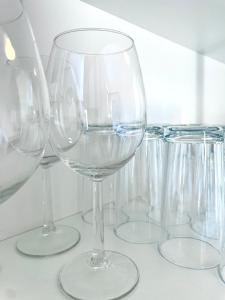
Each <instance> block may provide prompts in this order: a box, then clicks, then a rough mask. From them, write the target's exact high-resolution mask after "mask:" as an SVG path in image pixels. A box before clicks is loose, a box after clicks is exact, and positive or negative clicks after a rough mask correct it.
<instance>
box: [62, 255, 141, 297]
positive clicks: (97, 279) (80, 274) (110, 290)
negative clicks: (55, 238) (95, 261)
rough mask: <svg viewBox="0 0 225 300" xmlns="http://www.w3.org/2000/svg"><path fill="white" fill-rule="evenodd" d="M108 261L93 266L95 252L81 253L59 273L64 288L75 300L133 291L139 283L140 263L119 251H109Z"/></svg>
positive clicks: (123, 294)
mask: <svg viewBox="0 0 225 300" xmlns="http://www.w3.org/2000/svg"><path fill="white" fill-rule="evenodd" d="M104 253H105V257H106V260H107V264H104V267H92V266H91V265H90V259H91V257H92V252H86V253H83V254H80V255H79V256H77V257H76V258H75V259H74V260H73V261H72V262H71V263H70V264H68V265H66V266H65V267H64V268H63V269H62V270H61V272H60V274H59V284H60V287H61V289H62V291H63V292H64V293H65V294H66V295H68V296H70V297H71V298H72V299H79V300H100V299H101V300H111V299H119V298H120V297H122V296H125V295H127V294H128V293H129V292H131V291H132V290H133V289H134V288H135V286H136V285H137V283H138V280H139V272H138V269H137V266H136V264H135V263H134V262H133V261H132V260H131V259H130V258H129V257H127V256H125V255H122V254H120V253H118V252H113V251H105V252H104Z"/></svg>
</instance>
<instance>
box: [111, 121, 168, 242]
mask: <svg viewBox="0 0 225 300" xmlns="http://www.w3.org/2000/svg"><path fill="white" fill-rule="evenodd" d="M163 159H164V141H163V128H162V127H160V126H148V127H147V128H146V131H145V136H144V140H143V142H142V145H141V147H140V148H139V149H138V150H137V152H136V154H135V156H134V158H133V159H132V160H131V161H130V162H129V164H128V165H127V166H125V167H124V168H123V169H121V170H120V173H119V179H118V181H117V186H116V189H117V199H116V210H117V213H116V224H115V228H114V232H115V234H116V235H117V236H118V237H119V238H121V239H123V240H125V241H127V242H131V243H155V242H158V241H159V239H160V236H161V227H160V212H161V191H162V176H163ZM126 218H127V220H126Z"/></svg>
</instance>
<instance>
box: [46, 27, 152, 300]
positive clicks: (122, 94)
mask: <svg viewBox="0 0 225 300" xmlns="http://www.w3.org/2000/svg"><path fill="white" fill-rule="evenodd" d="M47 74H48V75H47V77H48V84H49V90H50V94H51V97H50V99H51V109H52V117H51V142H52V145H53V147H54V150H55V152H56V153H57V155H58V156H59V157H60V159H61V160H62V161H63V162H64V163H65V164H66V165H67V166H68V167H70V168H71V169H72V170H73V171H77V172H78V173H80V174H82V175H85V176H87V177H88V178H90V179H92V180H93V190H94V194H93V238H94V246H93V250H92V251H89V252H86V253H82V254H80V255H79V256H77V257H76V258H75V259H74V260H73V261H72V262H71V263H69V264H68V265H66V266H65V267H64V268H63V269H62V270H61V272H60V275H59V282H60V286H61V288H62V290H63V291H64V292H65V293H66V294H67V295H69V296H71V297H72V298H75V299H92V300H95V299H96V300H99V299H104V300H106V299H117V298H120V297H122V296H123V295H126V294H127V293H129V292H130V291H131V290H132V289H133V288H134V287H135V286H136V284H137V283H138V279H139V272H138V269H137V267H136V264H135V263H134V262H133V261H132V259H130V258H128V257H127V256H125V255H123V254H120V253H118V252H115V251H108V250H107V251H106V250H104V216H103V200H102V181H103V179H104V178H105V177H106V176H109V175H112V174H113V173H115V172H116V171H117V170H119V169H120V168H121V167H122V166H124V165H125V164H126V163H127V162H128V161H129V159H130V158H132V156H133V155H134V153H135V151H136V149H137V147H138V146H139V145H140V143H141V142H142V139H143V136H144V130H145V122H146V120H145V119H146V117H145V97H144V88H143V83H142V75H141V71H140V67H139V62H138V58H137V54H136V50H135V45H134V41H133V40H132V38H130V37H129V36H127V35H126V34H123V33H121V32H118V31H114V30H110V29H98V28H89V29H88V28H86V29H85V28H84V29H75V30H71V31H67V32H64V33H62V34H59V35H58V36H57V37H56V38H55V40H54V44H53V48H52V51H51V55H50V61H49V65H48V71H47Z"/></svg>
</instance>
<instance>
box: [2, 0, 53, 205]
mask: <svg viewBox="0 0 225 300" xmlns="http://www.w3.org/2000/svg"><path fill="white" fill-rule="evenodd" d="M24 57H30V59H29V62H28V61H27V60H26V59H24ZM48 127H49V98H48V90H47V85H46V80H45V76H44V71H43V68H42V65H41V61H40V57H39V54H38V50H37V46H36V42H35V39H34V36H33V32H32V29H31V26H30V23H29V20H28V18H27V16H26V13H25V12H24V10H23V7H22V6H21V4H20V2H19V1H17V0H0V153H1V155H0V203H3V202H4V201H6V200H7V199H8V198H9V197H10V196H11V195H13V194H14V193H15V192H16V191H17V190H18V189H19V188H20V187H21V186H22V185H23V184H24V183H25V182H26V180H27V179H28V178H29V177H30V176H31V175H32V173H33V172H34V171H35V170H36V168H37V167H38V165H39V163H40V160H41V157H42V155H43V151H44V147H45V144H46V140H47V136H48Z"/></svg>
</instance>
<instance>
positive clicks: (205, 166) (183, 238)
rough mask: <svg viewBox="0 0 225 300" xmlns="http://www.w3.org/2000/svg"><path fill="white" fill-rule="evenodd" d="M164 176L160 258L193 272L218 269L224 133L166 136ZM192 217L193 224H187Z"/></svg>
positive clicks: (207, 130)
mask: <svg viewBox="0 0 225 300" xmlns="http://www.w3.org/2000/svg"><path fill="white" fill-rule="evenodd" d="M164 139H165V144H166V153H167V162H166V171H165V177H164V192H163V205H162V214H161V218H162V226H163V228H164V229H165V231H164V232H163V236H162V239H161V241H160V243H159V247H158V249H159V253H160V254H161V255H162V256H163V257H164V258H165V259H167V260H168V261H169V262H171V263H173V264H175V265H178V266H181V267H185V268H189V269H197V270H200V269H208V268H213V267H216V266H217V265H218V263H219V261H220V253H221V250H222V233H223V232H222V230H223V223H224V166H223V151H224V143H223V142H224V138H223V130H222V128H220V127H203V126H171V127H167V128H166V129H165V132H164ZM185 218H189V222H183V220H184V219H185Z"/></svg>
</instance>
